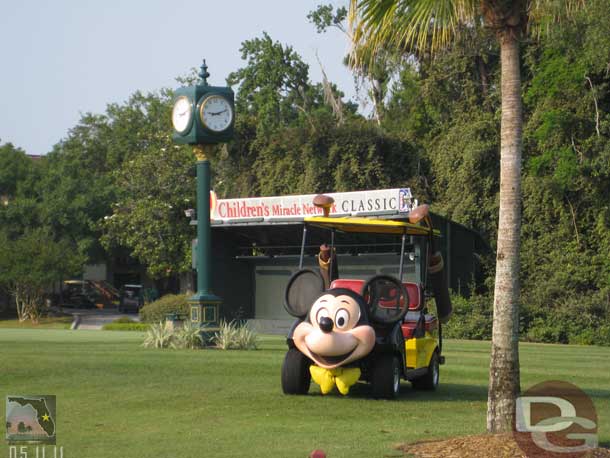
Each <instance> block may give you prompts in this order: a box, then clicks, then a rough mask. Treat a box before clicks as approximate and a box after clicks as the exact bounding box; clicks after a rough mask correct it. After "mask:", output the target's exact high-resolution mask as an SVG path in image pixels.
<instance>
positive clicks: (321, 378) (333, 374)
mask: <svg viewBox="0 0 610 458" xmlns="http://www.w3.org/2000/svg"><path fill="white" fill-rule="evenodd" d="M309 372H310V373H311V378H313V381H314V382H316V383H317V384H318V385H320V390H321V391H322V394H327V393H330V392H331V391H332V389H333V388H334V386H335V385H337V389H338V390H339V393H341V394H343V395H345V394H347V393H349V389H350V387H351V386H352V385H353V384H355V383H356V382H357V381H358V379H359V378H360V369H359V368H357V367H338V368H336V369H324V368H322V367H319V366H309Z"/></svg>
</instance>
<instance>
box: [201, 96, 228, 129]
mask: <svg viewBox="0 0 610 458" xmlns="http://www.w3.org/2000/svg"><path fill="white" fill-rule="evenodd" d="M199 114H200V115H201V121H202V122H203V125H204V126H205V127H207V128H208V129H210V130H211V131H212V132H222V131H223V130H226V129H228V128H229V126H230V125H231V122H232V121H233V109H232V108H231V104H230V103H229V101H228V100H227V99H225V98H224V97H222V96H220V95H211V96H209V97H207V98H206V99H205V100H204V101H203V102H202V103H201V108H200V113H199Z"/></svg>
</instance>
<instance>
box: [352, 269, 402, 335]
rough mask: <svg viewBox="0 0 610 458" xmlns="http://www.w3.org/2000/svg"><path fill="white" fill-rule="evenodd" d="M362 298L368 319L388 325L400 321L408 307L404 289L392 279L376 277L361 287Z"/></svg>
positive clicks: (387, 276) (382, 276)
mask: <svg viewBox="0 0 610 458" xmlns="http://www.w3.org/2000/svg"><path fill="white" fill-rule="evenodd" d="M362 296H363V297H364V300H365V301H366V303H367V306H368V309H369V319H370V320H371V321H375V322H377V323H383V324H390V323H395V322H397V321H399V320H401V319H402V318H403V317H404V316H405V313H407V310H408V307H409V294H408V293H407V290H406V288H405V287H404V286H403V285H402V284H401V283H400V282H399V281H398V280H397V279H396V278H394V277H390V276H389V275H378V276H376V277H373V278H371V279H370V280H369V281H367V282H366V283H365V284H364V286H363V287H362Z"/></svg>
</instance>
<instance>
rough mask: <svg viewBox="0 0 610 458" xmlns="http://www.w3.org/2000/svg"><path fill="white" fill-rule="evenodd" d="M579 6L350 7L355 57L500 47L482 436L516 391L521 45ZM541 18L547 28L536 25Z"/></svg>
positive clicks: (356, 1) (524, 2)
mask: <svg viewBox="0 0 610 458" xmlns="http://www.w3.org/2000/svg"><path fill="white" fill-rule="evenodd" d="M576 3H579V2H570V1H567V2H553V1H550V0H549V1H541V0H537V1H534V0H514V1H511V0H481V1H474V0H454V1H447V0H385V1H378V0H351V2H350V23H351V27H352V40H353V42H354V48H355V49H362V48H364V49H367V48H368V49H369V50H370V52H369V53H362V52H358V53H354V58H355V59H359V58H362V57H361V56H368V57H367V58H371V56H373V55H375V52H376V50H382V49H386V48H387V47H388V46H394V47H396V48H398V49H399V50H401V51H406V52H412V53H414V54H418V55H422V56H428V55H433V54H434V53H436V52H438V51H440V50H442V49H443V48H445V47H446V46H448V45H449V44H450V42H451V40H452V39H453V38H454V37H455V36H456V35H457V34H458V33H460V31H461V30H463V29H468V28H472V27H474V26H476V24H480V23H483V24H485V26H487V27H489V28H491V29H492V30H493V31H494V32H495V34H496V37H497V40H498V42H499V45H500V56H501V97H502V117H501V127H500V210H499V222H498V240H497V254H496V279H495V290H494V323H493V335H492V351H491V363H490V376H489V392H488V405H487V429H488V431H490V432H500V431H509V430H511V429H512V425H513V422H514V416H515V399H516V397H517V395H518V393H519V391H520V374H519V327H518V326H519V293H520V287H519V266H520V261H519V250H520V238H519V236H520V229H521V153H522V136H523V134H522V131H523V118H522V104H521V74H520V40H521V38H522V36H523V34H524V32H525V31H526V30H527V26H528V23H529V22H530V20H533V21H534V23H537V24H541V23H544V22H546V23H548V20H549V19H550V20H552V19H556V18H559V17H561V16H563V15H565V14H566V13H568V12H569V11H570V10H571V8H572V7H574V6H575V4H576ZM541 18H546V19H547V20H546V21H539V19H541Z"/></svg>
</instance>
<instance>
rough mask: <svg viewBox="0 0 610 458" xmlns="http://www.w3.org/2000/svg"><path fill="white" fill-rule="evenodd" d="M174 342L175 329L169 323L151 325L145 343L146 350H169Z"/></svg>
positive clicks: (161, 322) (162, 322)
mask: <svg viewBox="0 0 610 458" xmlns="http://www.w3.org/2000/svg"><path fill="white" fill-rule="evenodd" d="M173 340H174V329H173V328H172V325H171V323H169V322H168V321H160V322H159V323H155V324H152V325H150V328H149V329H148V332H147V333H146V336H145V337H144V343H143V344H142V345H143V346H144V347H146V348H169V347H170V346H171V345H172V341H173Z"/></svg>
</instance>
